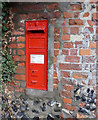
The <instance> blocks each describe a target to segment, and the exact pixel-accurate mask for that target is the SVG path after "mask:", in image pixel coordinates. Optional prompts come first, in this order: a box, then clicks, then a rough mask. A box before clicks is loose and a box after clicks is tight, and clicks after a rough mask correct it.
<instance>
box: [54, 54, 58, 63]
mask: <svg viewBox="0 0 98 120" xmlns="http://www.w3.org/2000/svg"><path fill="white" fill-rule="evenodd" d="M56 62H57V57H55V56H54V64H55V63H56Z"/></svg>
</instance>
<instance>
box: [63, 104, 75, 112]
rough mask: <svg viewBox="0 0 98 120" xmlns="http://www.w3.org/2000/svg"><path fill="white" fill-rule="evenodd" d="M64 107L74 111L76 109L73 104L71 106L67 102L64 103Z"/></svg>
mask: <svg viewBox="0 0 98 120" xmlns="http://www.w3.org/2000/svg"><path fill="white" fill-rule="evenodd" d="M64 108H65V109H67V110H70V111H75V110H76V107H75V106H71V105H68V104H64Z"/></svg>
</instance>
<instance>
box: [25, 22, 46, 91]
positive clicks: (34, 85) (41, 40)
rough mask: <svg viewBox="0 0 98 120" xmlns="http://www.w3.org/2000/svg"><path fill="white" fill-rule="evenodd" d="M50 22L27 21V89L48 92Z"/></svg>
mask: <svg viewBox="0 0 98 120" xmlns="http://www.w3.org/2000/svg"><path fill="white" fill-rule="evenodd" d="M47 73H48V20H38V21H37V20H34V21H26V80H27V81H26V87H27V88H31V89H40V90H47V83H48V78H47Z"/></svg>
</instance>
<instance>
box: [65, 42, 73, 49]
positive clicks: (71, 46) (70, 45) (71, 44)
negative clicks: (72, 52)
mask: <svg viewBox="0 0 98 120" xmlns="http://www.w3.org/2000/svg"><path fill="white" fill-rule="evenodd" d="M63 47H64V48H73V43H72V42H64V43H63Z"/></svg>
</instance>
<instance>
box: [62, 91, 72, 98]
mask: <svg viewBox="0 0 98 120" xmlns="http://www.w3.org/2000/svg"><path fill="white" fill-rule="evenodd" d="M61 95H62V96H65V97H69V98H71V97H72V93H71V92H68V91H62V92H61Z"/></svg>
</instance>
